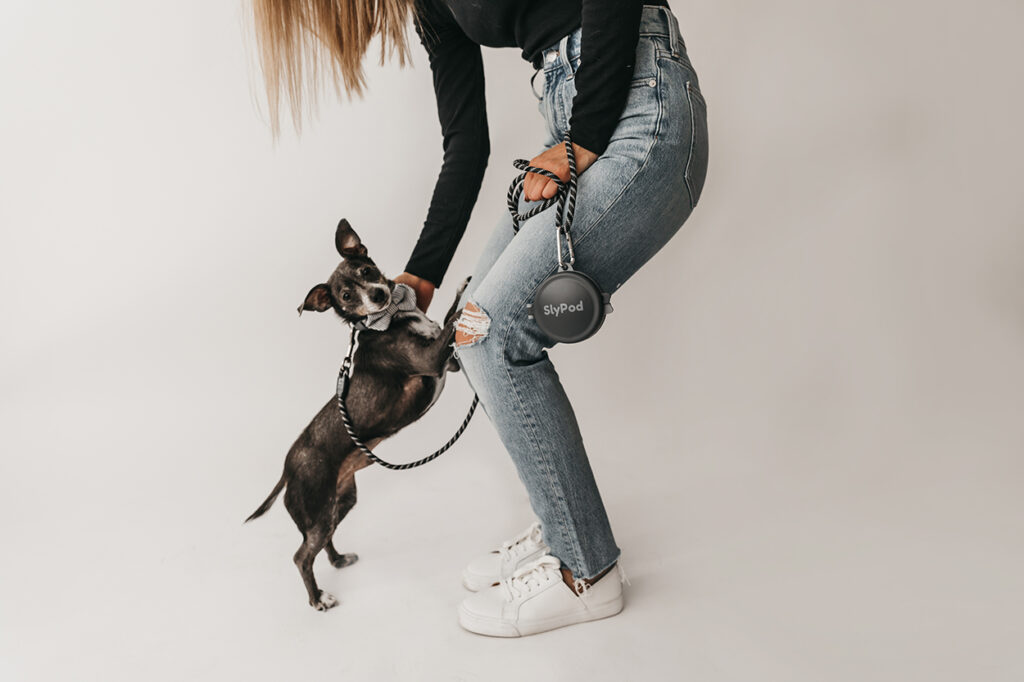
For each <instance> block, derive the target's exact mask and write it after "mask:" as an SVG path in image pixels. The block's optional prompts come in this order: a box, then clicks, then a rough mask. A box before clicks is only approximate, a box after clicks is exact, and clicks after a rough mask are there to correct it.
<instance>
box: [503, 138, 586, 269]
mask: <svg viewBox="0 0 1024 682" xmlns="http://www.w3.org/2000/svg"><path fill="white" fill-rule="evenodd" d="M562 141H563V143H564V144H565V155H566V157H567V158H568V160H569V180H568V182H565V181H563V180H562V179H561V178H560V177H558V176H557V175H555V174H554V173H552V172H551V171H549V170H547V169H544V168H538V167H536V166H531V165H530V162H529V161H527V160H526V159H516V160H515V161H513V162H512V165H513V166H515V167H516V168H518V169H519V170H521V171H523V173H522V175H520V176H519V177H517V178H516V179H515V180H513V181H512V184H511V185H509V188H508V197H507V201H508V212H509V213H510V214H512V229H513V230H514V231H515V232H516V233H518V232H519V224H520V223H522V222H523V221H525V220H527V219H528V218H532V217H533V216H535V215H537V214H538V213H540V212H541V211H545V210H547V209H548V208H550V207H551V205H552V204H556V203H557V204H558V209H557V211H558V212H557V215H556V218H555V227H556V228H557V238H556V240H555V245H556V248H557V249H558V266H559V269H561V270H570V269H572V266H573V264H574V263H575V262H576V254H575V253H574V252H573V248H572V237H571V236H570V234H569V230H570V229H572V218H573V214H574V213H575V212H576V181H577V175H576V153H575V152H574V151H573V148H572V138H571V137H570V135H569V131H568V130H567V131H565V137H564V138H563V140H562ZM529 173H537V174H538V175H543V176H544V177H546V178H551V179H552V180H554V181H555V184H556V185H558V193H557V194H556V195H555V196H553V197H551V198H550V199H545V200H544V201H542V202H541V203H540V204H538V205H537V206H535V207H534V208H531V209H530V210H529V211H526V212H525V213H519V198H520V197H521V196H522V195H523V185H524V183H525V181H526V176H527V175H528V174H529ZM562 239H565V244H566V248H567V249H568V254H569V260H568V262H566V261H565V260H563V259H562Z"/></svg>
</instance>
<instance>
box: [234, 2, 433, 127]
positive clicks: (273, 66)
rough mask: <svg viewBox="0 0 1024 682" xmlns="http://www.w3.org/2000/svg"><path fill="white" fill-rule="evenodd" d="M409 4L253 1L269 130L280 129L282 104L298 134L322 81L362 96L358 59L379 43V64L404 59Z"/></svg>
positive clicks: (363, 81) (403, 61)
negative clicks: (284, 101) (394, 57)
mask: <svg viewBox="0 0 1024 682" xmlns="http://www.w3.org/2000/svg"><path fill="white" fill-rule="evenodd" d="M413 1H414V0H253V14H254V17H255V20H256V22H255V23H256V43H257V47H258V50H259V56H260V65H261V66H262V68H263V79H264V83H265V85H266V89H267V104H268V106H269V110H270V111H269V113H270V126H271V129H272V130H273V131H274V134H275V135H276V134H277V133H279V132H280V129H281V104H282V99H287V100H288V104H289V108H290V110H291V118H292V123H293V125H294V126H295V129H296V130H301V128H302V119H303V115H304V113H305V111H306V109H307V108H315V106H316V104H317V101H318V99H319V90H320V87H321V86H322V85H323V84H324V82H325V81H327V82H330V83H332V84H333V85H334V89H335V92H337V93H338V95H339V96H340V95H341V90H342V88H343V89H344V91H345V93H346V94H347V95H348V96H349V97H351V96H352V95H358V96H362V94H363V91H364V88H365V86H366V75H365V72H364V71H363V57H364V56H365V55H366V52H367V50H368V49H369V47H370V41H371V40H372V39H373V37H374V36H377V35H379V36H380V39H381V47H380V61H381V63H382V64H383V63H384V61H385V59H386V58H387V57H388V56H389V55H391V54H397V57H398V63H399V65H400V66H404V65H405V64H406V62H407V60H408V58H409V47H408V43H407V40H406V24H407V22H408V19H409V14H410V10H411V8H412V4H413Z"/></svg>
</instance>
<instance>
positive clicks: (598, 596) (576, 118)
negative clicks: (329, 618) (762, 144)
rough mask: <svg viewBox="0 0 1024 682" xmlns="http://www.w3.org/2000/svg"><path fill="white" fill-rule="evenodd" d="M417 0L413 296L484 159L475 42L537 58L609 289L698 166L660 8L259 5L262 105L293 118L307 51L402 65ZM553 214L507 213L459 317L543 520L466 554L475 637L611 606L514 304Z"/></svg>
mask: <svg viewBox="0 0 1024 682" xmlns="http://www.w3.org/2000/svg"><path fill="white" fill-rule="evenodd" d="M410 13H411V14H412V15H413V18H414V20H415V27H416V32H417V34H418V35H419V37H420V40H421V42H422V43H423V45H424V46H425V48H426V50H427V53H428V55H429V57H430V66H431V70H432V73H433V80H434V89H435V93H436V96H437V109H438V114H439V117H440V121H441V128H442V133H443V137H444V162H443V165H442V168H441V172H440V176H439V177H438V180H437V183H436V186H435V189H434V194H433V198H432V200H431V203H430V208H429V210H428V213H427V218H426V221H425V224H424V227H423V230H422V232H421V235H420V238H419V240H418V242H417V244H416V246H415V248H414V249H413V252H412V255H411V257H410V258H409V261H408V263H407V265H406V268H405V272H404V273H402V275H400V276H399V277H397V278H396V280H397V281H400V282H405V283H407V284H409V285H410V286H412V287H413V288H414V289H415V290H416V294H417V302H418V304H419V306H420V307H421V308H422V309H424V310H425V309H426V307H427V306H428V305H429V303H430V299H431V297H432V296H433V292H434V289H435V287H437V286H439V285H440V284H441V281H442V279H443V277H444V275H445V272H446V270H447V267H448V264H449V263H450V261H451V258H452V255H453V254H454V252H455V248H456V246H457V245H458V242H459V240H460V238H461V236H462V234H463V231H464V230H465V227H466V224H467V222H468V220H469V215H470V212H471V210H472V208H473V205H474V203H475V202H476V198H477V194H478V191H479V189H480V183H481V181H482V179H483V174H484V169H485V167H486V165H487V157H488V153H489V145H488V129H487V116H486V111H485V105H484V73H483V64H482V60H481V53H480V46H481V45H484V46H490V47H518V48H520V49H521V50H522V55H523V57H524V58H525V59H526V60H528V61H530V62H531V63H532V64H533V65H534V66H535V67H536V69H537V71H536V72H535V73H534V77H535V78H534V79H531V85H533V83H534V80H535V79H536V77H537V76H538V75H539V74H541V73H543V94H542V95H540V96H538V99H539V103H538V107H539V109H540V111H541V113H542V114H543V116H544V120H545V124H546V128H547V131H546V132H547V136H546V140H545V142H544V143H543V145H542V149H543V150H544V151H542V152H541V153H540V154H539V155H537V156H536V157H534V158H533V159H532V160H531V161H530V164H531V165H533V166H536V167H539V168H544V169H547V170H549V171H551V172H553V173H555V174H556V175H557V176H558V177H560V178H561V179H562V180H567V179H568V177H569V167H568V159H567V155H566V150H565V146H564V144H563V143H562V141H561V140H562V139H563V136H564V134H565V132H566V131H567V130H569V131H570V134H571V139H572V143H573V150H574V152H575V157H576V164H577V169H578V172H579V188H578V198H577V202H578V203H577V208H576V214H575V219H574V222H573V225H572V235H573V244H574V247H575V257H576V262H577V265H578V267H580V269H581V270H582V271H583V272H585V273H586V274H587V275H590V276H591V277H592V278H593V279H594V280H595V281H596V282H597V284H598V285H599V286H600V288H601V290H602V291H605V292H614V291H615V290H617V289H618V288H619V287H620V286H621V285H622V284H623V283H624V282H626V281H627V280H628V279H629V277H631V276H632V275H633V273H635V272H636V271H637V270H638V269H639V268H640V267H641V266H642V265H643V264H644V263H646V262H647V261H648V260H649V259H650V258H651V257H652V256H653V255H654V254H655V253H656V252H657V251H658V250H659V249H661V247H662V246H664V245H665V243H666V242H667V241H668V240H669V239H670V238H671V237H672V236H673V235H674V234H675V233H676V232H677V231H678V229H679V227H680V226H681V225H682V224H683V222H684V221H685V220H686V218H687V217H688V216H689V214H690V212H691V210H692V209H693V207H694V206H695V205H696V203H697V200H698V198H699V197H700V194H701V190H702V188H703V185H704V177H705V172H706V169H707V153H708V141H707V122H706V116H707V115H706V105H705V103H704V99H703V97H702V95H701V93H700V89H699V87H698V82H697V74H696V73H695V72H694V69H693V66H692V65H691V64H690V61H689V59H688V58H687V54H686V48H685V45H684V43H683V39H682V37H681V36H680V33H679V26H678V23H677V21H676V18H675V16H674V15H673V14H672V12H671V10H670V9H669V8H668V6H667V3H666V2H665V1H664V0H650V1H649V3H648V4H646V5H645V4H642V3H641V2H636V1H634V0H576V1H575V2H555V1H553V0H489V1H488V2H486V3H481V2H479V1H478V0H349V1H348V2H342V3H340V4H338V3H336V2H332V1H331V0H323V1H317V0H291V1H289V0H256V17H257V25H258V28H259V35H260V41H261V47H262V51H263V63H264V71H265V74H266V76H267V79H268V87H269V92H270V101H271V107H272V114H276V108H277V100H278V97H279V94H280V93H281V92H285V93H287V95H288V96H289V98H290V99H291V103H292V106H293V109H292V111H293V114H294V113H295V112H299V111H300V109H299V106H300V105H299V101H300V100H301V94H302V87H303V83H304V82H305V80H306V78H307V76H309V74H304V73H303V71H302V67H303V64H304V63H305V64H306V65H307V66H308V65H309V64H310V62H309V61H306V62H304V61H303V59H304V57H308V56H309V55H308V54H306V55H304V54H303V50H304V49H306V50H308V49H313V50H314V51H316V53H317V54H319V52H320V51H321V50H325V51H326V52H327V54H328V55H329V58H330V60H331V66H332V69H333V73H334V74H335V75H336V76H337V75H338V74H340V77H341V80H342V81H343V83H344V85H345V87H346V88H347V89H348V90H349V92H361V88H362V83H363V81H362V71H361V62H362V58H363V55H364V53H365V51H366V49H367V45H368V43H369V41H370V39H371V38H372V37H373V36H374V35H380V36H381V38H382V50H388V49H392V50H397V51H398V53H399V57H400V59H401V60H403V61H404V58H405V55H406V51H405V43H404V32H403V31H404V27H405V22H406V20H407V18H408V15H409V14H410ZM311 35H315V36H317V38H318V40H310V39H309V36H311ZM312 63H313V64H314V65H315V63H316V62H315V60H314V61H313V62H312ZM313 78H314V79H315V73H314V74H313ZM534 94H535V95H536V90H535V91H534ZM273 120H274V122H275V125H276V120H277V119H276V118H274V119H273ZM557 189H558V188H557V185H556V184H555V182H554V181H553V180H551V179H549V178H547V177H544V176H542V175H540V174H535V173H531V174H529V175H528V176H527V178H526V181H525V184H524V192H523V194H524V198H525V199H526V200H527V201H531V202H535V201H539V200H542V199H544V198H550V197H552V196H554V195H555V194H556V192H557ZM528 206H529V205H528V204H521V207H522V208H526V207H528ZM554 213H555V209H550V210H547V211H543V212H541V213H539V214H538V215H536V216H535V217H533V218H530V219H528V220H526V221H524V222H523V224H522V225H521V229H520V230H519V231H518V233H515V232H514V231H513V229H512V225H511V218H510V216H509V215H508V213H507V212H506V211H503V212H502V218H501V220H500V221H499V224H498V226H497V228H496V229H495V230H494V233H493V235H492V237H491V239H490V241H489V243H488V244H487V246H486V247H485V248H484V251H483V253H482V255H481V256H480V259H479V262H478V264H477V266H476V268H475V270H474V272H473V279H472V281H471V283H470V285H469V287H468V288H467V289H466V292H465V293H464V298H463V300H464V302H465V311H464V312H463V315H462V317H461V318H460V323H459V326H458V328H457V330H456V338H455V352H456V354H457V357H458V358H459V361H460V363H461V365H462V367H463V369H464V372H465V376H466V378H467V380H468V381H469V382H470V384H471V385H472V387H473V388H474V389H475V390H476V392H477V394H478V395H479V396H480V400H481V404H482V405H483V406H484V409H485V411H486V413H487V415H488V416H489V418H490V419H491V422H492V423H493V424H494V426H495V428H496V429H497V431H498V434H499V436H500V437H501V440H502V442H503V444H504V445H505V447H506V449H507V450H508V452H509V455H510V456H511V457H512V459H513V460H514V462H515V464H516V467H517V470H518V472H519V476H520V478H521V479H522V481H523V483H524V484H525V486H526V489H527V491H528V492H529V496H530V502H531V505H532V507H533V510H534V511H535V512H536V514H537V516H538V518H539V519H540V521H539V522H537V523H535V524H534V525H532V526H531V527H530V528H528V529H527V530H526V531H524V532H523V533H522V534H520V535H519V536H517V537H516V538H513V539H511V540H509V541H506V542H505V543H503V545H502V546H501V548H500V549H498V550H495V551H493V552H490V553H488V554H485V555H483V556H481V557H480V558H479V559H477V560H475V561H473V562H472V563H471V564H470V565H469V566H468V567H467V569H466V571H465V573H464V575H463V582H464V584H465V585H466V586H467V587H468V588H470V589H472V590H476V594H474V595H472V596H470V597H469V598H467V599H466V600H465V601H464V602H463V603H462V604H461V605H460V607H459V622H460V623H461V624H462V626H463V627H465V628H466V629H468V630H470V631H472V632H477V633H481V634H488V635H500V636H520V635H527V634H532V633H535V632H542V631H544V630H550V629H553V628H557V627H562V626H565V625H570V624H573V623H579V622H583V621H588V620H594V619H596V618H603V617H607V616H611V615H614V614H616V613H618V612H619V611H620V610H621V609H622V588H621V584H620V583H621V579H622V574H621V572H620V569H619V568H618V557H619V553H620V551H619V548H618V547H617V546H616V544H615V539H614V537H613V535H612V531H611V526H610V524H609V521H608V517H607V515H606V513H605V509H604V505H603V503H602V501H601V496H600V494H599V492H598V489H597V484H596V482H595V480H594V476H593V474H592V472H591V469H590V464H589V462H588V460H587V454H586V451H585V449H584V446H583V440H582V437H581V435H580V431H579V427H578V425H577V423H576V419H575V415H574V413H573V409H572V405H571V404H570V403H569V399H568V398H567V397H566V394H565V391H564V390H563V388H562V385H561V383H560V382H559V379H558V375H557V374H556V372H555V369H554V367H553V366H552V364H551V362H550V360H549V359H548V355H547V353H546V350H545V349H546V348H549V347H551V346H553V345H554V343H555V342H554V341H553V340H552V339H550V338H548V337H546V336H545V335H544V334H543V333H542V332H541V330H540V329H539V328H538V327H537V325H536V323H535V322H534V321H533V320H532V319H531V318H529V317H528V316H527V315H526V312H525V307H526V305H527V303H528V302H530V301H531V300H532V299H533V295H534V292H535V291H536V289H537V286H538V285H539V284H540V283H541V282H542V281H543V280H544V279H545V278H546V277H548V276H549V275H551V274H553V273H554V272H555V271H556V269H557V267H558V263H557V259H556V258H555V254H554V249H553V245H554V241H555V224H554Z"/></svg>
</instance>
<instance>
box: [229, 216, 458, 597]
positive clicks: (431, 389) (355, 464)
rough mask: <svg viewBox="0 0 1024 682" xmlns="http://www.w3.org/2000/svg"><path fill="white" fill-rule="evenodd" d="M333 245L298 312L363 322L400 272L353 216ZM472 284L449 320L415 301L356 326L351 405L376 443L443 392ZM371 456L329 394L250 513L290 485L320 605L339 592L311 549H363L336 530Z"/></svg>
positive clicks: (334, 557) (386, 299) (362, 431)
mask: <svg viewBox="0 0 1024 682" xmlns="http://www.w3.org/2000/svg"><path fill="white" fill-rule="evenodd" d="M335 246H336V247H337V249H338V253H340V254H341V257H342V261H341V264H340V265H339V266H338V267H337V269H336V270H335V271H334V273H333V274H332V275H331V276H330V278H329V279H328V280H327V282H326V283H324V284H318V285H316V286H315V287H313V288H312V289H311V290H310V292H309V294H307V295H306V300H305V301H303V303H302V305H301V306H299V313H300V314H301V313H302V311H303V310H314V311H316V312H323V311H325V310H327V309H329V308H333V309H334V311H335V312H336V313H337V314H338V315H340V316H341V317H342V318H343V319H345V320H346V321H347V322H349V323H356V322H359V321H360V320H364V319H365V318H366V317H367V316H368V315H373V314H374V313H377V312H379V311H382V310H386V309H387V308H388V306H389V304H390V303H391V297H392V292H393V291H394V288H395V282H393V281H392V280H389V279H388V278H386V277H385V276H384V275H382V274H381V272H380V270H378V269H377V266H376V265H374V262H373V261H372V260H371V259H370V258H369V257H368V256H367V251H366V247H365V246H363V244H362V242H361V241H360V239H359V235H357V234H356V233H355V230H353V229H352V227H351V226H350V225H349V224H348V221H347V220H342V221H341V222H340V223H339V224H338V229H337V233H336V234H335ZM467 282H468V280H467ZM465 286H466V284H465V283H463V285H462V287H461V288H460V289H459V293H458V294H457V295H456V297H455V303H453V304H452V307H451V308H450V309H449V310H448V313H447V315H446V316H445V324H444V328H441V327H439V326H438V325H437V324H436V323H435V322H433V321H431V320H430V319H428V318H427V316H426V315H424V314H423V313H422V312H420V311H419V309H418V308H417V309H415V310H412V311H400V312H398V313H396V314H395V315H394V317H392V319H391V324H390V326H388V328H387V330H386V331H370V330H364V331H361V332H360V333H359V346H358V347H357V349H356V353H355V357H354V358H353V366H352V375H351V380H350V383H349V389H348V396H347V399H346V405H347V406H348V411H349V414H350V415H351V417H352V423H353V426H354V427H355V432H356V433H357V434H358V435H359V437H360V439H361V440H362V441H363V442H364V443H366V445H367V446H368V447H370V448H371V449H373V448H374V447H375V446H376V445H377V444H378V443H380V442H381V441H382V440H384V439H385V438H387V437H388V436H391V435H394V434H395V433H397V432H398V431H399V430H401V429H402V428H404V427H406V426H408V425H409V424H411V423H413V422H414V421H416V420H417V419H419V418H420V417H422V416H423V414H424V413H426V411H427V410H428V409H430V407H431V406H432V405H433V404H434V402H435V401H436V400H437V397H438V396H439V395H440V393H441V389H442V388H443V386H444V379H445V373H446V372H447V371H457V369H458V363H457V362H456V361H455V360H454V359H453V357H452V346H453V341H454V338H455V321H456V318H457V317H458V310H457V306H458V301H459V296H461V294H462V291H463V289H464V288H465ZM371 463H372V462H371V460H370V459H369V458H368V457H367V456H366V455H365V454H363V452H362V451H361V450H359V449H358V448H357V447H356V446H355V444H354V443H353V442H352V439H351V438H350V437H349V435H348V433H347V432H346V431H345V427H344V424H343V423H342V420H341V414H340V413H339V410H338V404H337V402H336V399H335V398H334V397H332V398H331V399H330V400H328V401H327V404H326V405H324V407H323V408H322V409H321V410H320V412H319V413H318V414H317V415H316V416H315V417H314V418H313V421H311V422H310V423H309V426H307V427H306V428H305V430H304V431H303V432H302V434H301V435H300V436H299V437H298V439H297V440H296V441H295V444H294V445H292V447H291V450H289V451H288V456H287V457H286V458H285V462H284V473H283V474H282V475H281V480H279V481H278V482H277V485H276V486H275V487H274V489H273V491H271V493H270V496H269V497H268V498H267V499H266V500H265V501H264V502H263V504H261V505H260V507H259V509H257V510H256V511H255V512H253V514H252V516H250V517H249V518H248V519H246V521H251V520H252V519H255V518H257V517H258V516H261V515H262V514H263V513H265V512H266V511H267V510H268V509H270V507H271V505H272V504H274V500H275V499H277V496H278V495H279V494H280V493H281V490H282V489H283V488H285V486H287V491H286V492H285V494H284V503H285V506H286V507H287V508H288V513H289V514H291V517H292V519H293V520H294V521H295V525H297V526H298V527H299V530H300V531H301V532H302V545H301V546H300V547H299V550H298V551H297V552H296V553H295V565H296V566H298V568H299V573H300V574H302V580H303V582H304V583H305V584H306V590H307V591H308V592H309V603H310V604H311V605H312V606H313V607H314V608H316V609H317V610H318V611H326V610H327V609H329V608H331V607H332V606H335V605H337V603H338V601H337V599H335V598H334V597H333V596H331V595H330V594H328V593H327V592H323V591H322V590H320V589H319V588H318V587H317V584H316V578H315V577H314V576H313V559H314V558H316V555H317V554H319V553H320V550H325V551H326V552H327V557H328V559H330V562H331V564H332V565H334V566H335V567H336V568H342V567H344V566H348V565H349V564H352V563H354V562H355V561H356V560H357V559H358V558H359V557H358V556H357V555H355V554H341V553H340V552H338V550H337V549H335V547H334V541H333V535H334V531H335V529H336V528H337V527H338V524H339V523H340V522H341V520H342V519H343V518H345V515H346V514H348V512H349V510H351V509H352V507H353V506H354V505H355V503H356V481H355V473H356V471H358V470H360V469H362V468H364V467H366V466H369V465H370V464H371Z"/></svg>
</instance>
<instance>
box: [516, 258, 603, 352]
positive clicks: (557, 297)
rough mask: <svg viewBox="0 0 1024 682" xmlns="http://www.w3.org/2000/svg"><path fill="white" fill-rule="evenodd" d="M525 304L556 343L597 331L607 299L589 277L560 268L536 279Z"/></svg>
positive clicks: (542, 328) (579, 339) (586, 337)
mask: <svg viewBox="0 0 1024 682" xmlns="http://www.w3.org/2000/svg"><path fill="white" fill-rule="evenodd" d="M527 308H528V311H529V313H530V317H532V318H533V319H534V321H536V323H537V326H538V327H540V330H541V331H542V332H544V333H545V334H547V335H548V336H550V337H551V338H552V339H554V340H555V341H558V342H559V343H576V342H578V341H583V340H584V339H588V338H590V337H591V336H593V335H594V334H595V333H597V330H598V329H600V328H601V325H602V324H603V323H604V316H605V314H606V313H609V312H611V303H610V302H609V295H608V294H606V293H603V292H602V291H601V289H600V287H598V286H597V283H596V282H594V280H592V279H591V278H590V277H587V276H586V275H584V274H583V273H582V272H577V271H576V270H562V271H560V272H556V273H555V274H553V275H551V276H550V277H548V278H547V279H545V280H544V281H543V282H541V283H540V286H539V287H537V295H536V296H535V297H534V299H533V302H532V303H531V304H530V305H529V306H527Z"/></svg>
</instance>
